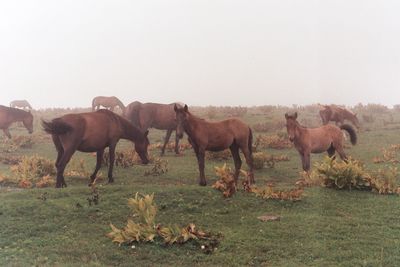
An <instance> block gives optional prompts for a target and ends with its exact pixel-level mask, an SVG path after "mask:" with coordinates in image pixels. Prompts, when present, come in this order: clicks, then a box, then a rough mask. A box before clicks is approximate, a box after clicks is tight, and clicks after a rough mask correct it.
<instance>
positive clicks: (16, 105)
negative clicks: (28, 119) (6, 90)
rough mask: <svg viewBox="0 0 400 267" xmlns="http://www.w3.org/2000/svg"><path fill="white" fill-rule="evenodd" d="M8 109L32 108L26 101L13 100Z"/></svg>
mask: <svg viewBox="0 0 400 267" xmlns="http://www.w3.org/2000/svg"><path fill="white" fill-rule="evenodd" d="M10 107H11V108H23V109H25V108H27V109H32V106H31V105H30V104H29V102H28V101H26V100H14V101H11V102H10Z"/></svg>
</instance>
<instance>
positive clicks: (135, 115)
mask: <svg viewBox="0 0 400 267" xmlns="http://www.w3.org/2000/svg"><path fill="white" fill-rule="evenodd" d="M175 104H176V103H172V104H158V103H140V102H138V101H135V102H132V103H130V104H129V105H128V106H127V107H126V109H125V113H124V117H125V118H126V119H128V120H129V121H130V122H132V123H133V124H134V125H135V126H137V127H139V128H140V129H141V130H142V131H146V130H148V129H149V128H156V129H158V130H167V134H166V136H165V138H164V145H163V147H162V148H161V156H163V155H164V153H165V147H166V145H167V144H168V142H169V139H170V138H171V134H172V132H173V131H175V130H176V126H177V124H176V116H175V111H174V106H175ZM179 139H180V138H179V137H178V135H177V134H176V135H175V153H176V154H179Z"/></svg>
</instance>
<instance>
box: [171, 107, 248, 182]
mask: <svg viewBox="0 0 400 267" xmlns="http://www.w3.org/2000/svg"><path fill="white" fill-rule="evenodd" d="M174 110H175V113H176V120H177V123H178V126H177V129H176V133H177V135H178V136H179V137H181V136H183V132H186V134H187V135H188V137H189V143H190V144H191V145H192V147H193V149H194V152H195V153H196V157H197V161H198V164H199V171H200V181H199V184H200V185H202V186H204V185H206V184H207V182H206V178H205V175H204V156H205V151H206V150H207V151H221V150H224V149H226V148H228V147H229V149H230V150H231V153H232V157H233V160H234V162H235V175H234V177H235V182H236V183H237V180H238V177H239V173H240V168H241V166H242V160H241V159H240V155H239V149H240V150H241V151H242V152H243V154H244V157H245V159H246V163H247V165H248V167H249V177H250V181H249V182H250V183H254V174H253V154H252V149H253V148H252V146H253V144H252V143H253V134H252V131H251V129H250V127H249V126H247V125H246V124H245V123H243V122H242V121H241V120H239V119H235V118H232V119H228V120H223V121H219V122H209V121H206V120H204V119H201V118H198V117H196V116H194V115H193V114H191V113H190V112H189V110H188V106H187V105H185V106H184V107H183V108H182V107H178V106H177V105H175V106H174Z"/></svg>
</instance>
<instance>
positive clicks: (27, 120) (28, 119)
mask: <svg viewBox="0 0 400 267" xmlns="http://www.w3.org/2000/svg"><path fill="white" fill-rule="evenodd" d="M22 123H23V124H24V126H25V128H26V129H27V130H28V132H29V133H30V134H31V133H33V116H32V113H31V112H30V111H29V112H27V115H26V116H25V117H24V119H23V120H22Z"/></svg>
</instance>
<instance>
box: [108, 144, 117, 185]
mask: <svg viewBox="0 0 400 267" xmlns="http://www.w3.org/2000/svg"><path fill="white" fill-rule="evenodd" d="M116 146H117V144H116V143H113V144H111V145H110V146H109V147H108V152H109V154H110V165H109V167H108V182H109V183H113V182H114V178H113V177H112V173H113V169H114V161H115V147H116Z"/></svg>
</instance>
